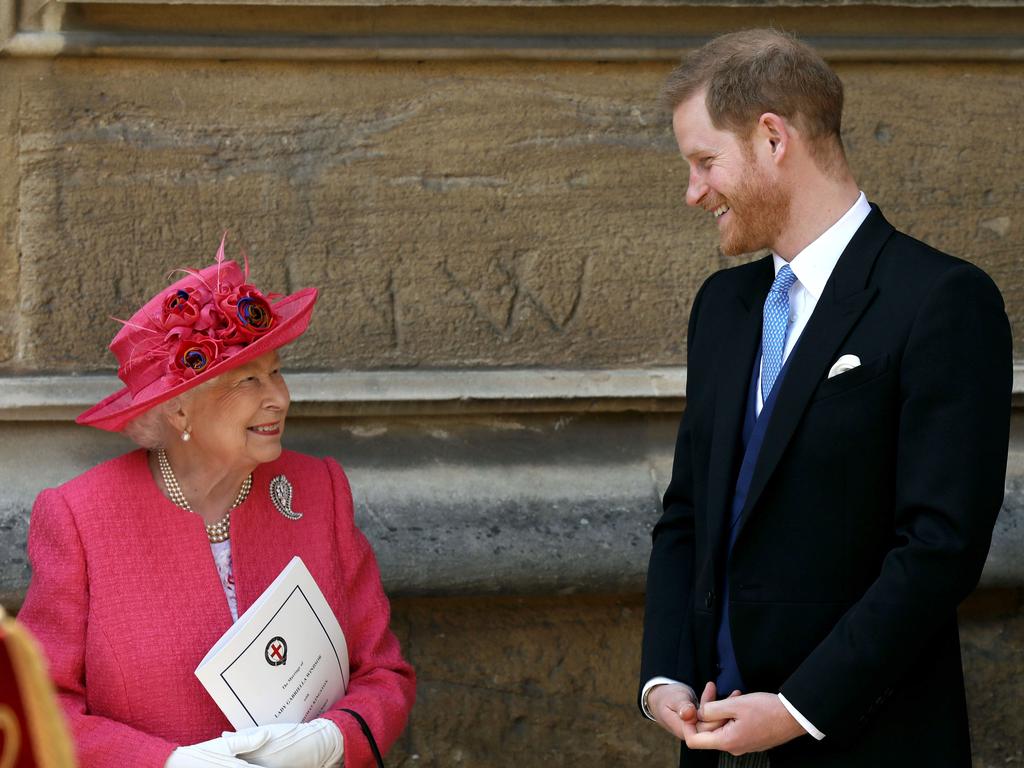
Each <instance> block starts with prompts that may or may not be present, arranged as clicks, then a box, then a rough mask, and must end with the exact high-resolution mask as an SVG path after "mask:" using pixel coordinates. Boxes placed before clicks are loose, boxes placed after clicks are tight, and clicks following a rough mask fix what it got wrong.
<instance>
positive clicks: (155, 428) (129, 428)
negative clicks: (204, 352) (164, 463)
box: [122, 385, 202, 451]
mask: <svg viewBox="0 0 1024 768" xmlns="http://www.w3.org/2000/svg"><path fill="white" fill-rule="evenodd" d="M201 386H202V385H200V387H201ZM198 388H199V387H197V388H196V389H198ZM195 391H196V390H195V389H190V390H188V391H187V392H182V393H181V394H180V395H178V396H177V397H174V398H171V399H170V400H168V401H167V402H165V403H160V404H159V405H154V406H153V407H152V408H150V409H149V410H148V411H143V412H142V413H140V414H139V415H138V416H136V417H135V418H134V419H132V420H131V421H129V422H128V423H127V424H125V425H124V429H123V430H122V431H123V432H124V433H125V435H126V436H128V437H129V438H131V440H132V442H134V443H135V444H136V445H138V446H139V447H140V448H145V449H146V450H147V451H158V450H160V449H161V448H163V447H164V446H166V445H167V440H168V439H169V438H170V437H172V433H173V430H172V429H171V423H170V421H168V417H169V416H171V415H172V414H173V413H176V412H177V411H178V410H179V409H180V408H181V406H182V405H184V404H185V403H186V402H187V401H188V400H190V399H191V398H192V396H193V395H194V394H195Z"/></svg>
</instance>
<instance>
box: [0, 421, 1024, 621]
mask: <svg viewBox="0 0 1024 768" xmlns="http://www.w3.org/2000/svg"><path fill="white" fill-rule="evenodd" d="M677 421H678V418H677V416H676V415H675V414H673V413H660V414H638V413H635V412H634V413H590V414H587V413H581V414H522V415H511V416H502V417H493V416H479V417H475V418H461V417H460V418H458V419H454V418H451V417H449V416H443V415H441V416H430V417H415V418H405V419H391V418H345V419H303V418H297V419H295V420H294V421H293V422H290V425H289V430H288V436H287V443H288V445H289V447H292V448H294V449H295V450H299V451H303V452H305V453H309V454H312V455H321V456H322V455H331V456H335V457H337V458H338V460H339V461H341V463H342V464H343V466H344V467H345V469H346V471H347V473H348V475H349V478H350V480H351V483H352V488H353V493H354V495H355V502H356V518H357V522H358V523H359V525H360V527H361V528H362V529H363V530H364V531H365V532H366V535H367V536H368V538H369V539H370V541H371V542H372V543H373V546H374V549H375V551H376V553H377V557H378V560H379V562H380V567H381V571H382V574H383V577H384V581H385V585H386V587H387V589H388V590H389V592H390V593H391V594H394V595H416V596H422V595H473V594H568V593H590V594H595V593H617V594H625V593H637V592H640V591H642V590H643V585H644V574H645V569H646V564H647V557H648V554H649V541H650V539H649V536H650V530H651V527H652V526H653V524H654V523H655V521H656V520H657V518H658V516H659V514H660V497H661V493H662V492H663V491H664V488H665V487H666V485H667V484H668V479H669V475H670V473H671V465H672V448H673V444H674V433H675V429H676V424H677ZM128 447H129V446H128V444H127V442H126V441H125V440H124V439H123V438H121V437H119V436H117V435H110V434H103V433H100V432H98V431H96V430H87V429H82V428H77V427H74V426H72V425H70V424H67V423H45V422H0V466H3V467H4V477H3V480H4V489H3V493H2V494H0V602H4V601H6V602H7V603H9V604H12V605H16V604H17V603H19V602H20V600H21V596H22V594H23V592H24V589H25V587H26V586H27V584H28V579H29V569H28V564H27V561H26V557H25V540H26V536H27V532H28V521H29V514H30V509H31V505H32V500H33V499H34V498H35V496H36V494H37V493H38V492H39V490H40V489H42V488H45V487H50V486H53V485H57V484H59V483H61V482H63V481H64V480H66V479H68V478H70V477H73V476H74V475H76V474H78V473H80V472H82V471H84V470H85V469H87V468H88V467H90V466H93V465H95V464H97V463H99V462H100V461H103V460H104V459H106V458H108V457H111V456H115V455H117V454H120V453H122V452H124V451H125V450H127V449H128ZM1022 550H1024V445H1022V444H1020V442H1019V441H1017V442H1015V443H1014V445H1013V446H1012V448H1011V455H1010V461H1009V465H1008V476H1007V482H1006V497H1005V501H1004V504H1003V510H1002V512H1001V514H1000V518H999V522H998V525H997V527H996V530H995V534H994V536H993V544H992V549H991V552H990V554H989V558H988V562H987V565H986V568H985V571H984V574H983V576H982V585H983V586H985V587H1020V586H1022V585H1024V559H1022V558H1021V557H1020V552H1021V551H1022Z"/></svg>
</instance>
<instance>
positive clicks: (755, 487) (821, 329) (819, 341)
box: [737, 206, 893, 536]
mask: <svg viewBox="0 0 1024 768" xmlns="http://www.w3.org/2000/svg"><path fill="white" fill-rule="evenodd" d="M892 232H893V228H892V225H890V224H889V222H887V221H886V220H885V218H884V217H883V216H882V214H881V212H879V210H878V208H876V207H875V206H872V211H871V213H870V214H869V215H868V217H867V218H866V219H865V220H864V223H863V224H862V225H861V227H860V229H858V230H857V232H856V234H855V235H854V236H853V239H852V240H851V241H850V243H849V245H848V246H847V247H846V250H844V251H843V253H842V255H841V256H840V257H839V261H838V262H837V263H836V266H835V269H834V270H833V271H832V275H831V277H830V278H829V280H828V282H827V283H826V284H825V289H824V291H823V292H822V295H821V298H820V299H818V303H817V305H816V306H815V308H814V312H813V313H812V314H811V318H810V320H809V321H808V322H807V326H806V327H805V328H804V331H803V333H802V334H801V336H800V342H799V344H797V346H796V348H795V349H794V351H793V354H792V359H791V360H790V361H789V369H788V371H787V373H786V376H785V378H784V379H783V380H782V382H781V385H780V389H779V391H778V393H777V395H776V397H777V398H778V400H777V401H776V403H775V410H774V413H772V415H771V421H770V422H769V424H768V427H767V430H766V432H765V436H764V442H763V443H762V445H761V452H760V454H759V455H758V457H757V463H756V464H755V465H754V476H753V478H752V480H751V483H750V490H749V492H748V494H747V500H746V503H745V504H744V507H743V511H742V512H741V514H740V522H739V527H740V530H739V531H738V532H737V536H739V535H741V534H742V529H743V526H744V525H745V524H746V522H747V519H748V518H749V517H750V514H751V511H752V510H753V508H754V506H755V505H756V504H757V501H758V498H759V497H760V495H761V493H762V492H763V491H764V488H765V485H766V484H767V482H768V479H769V478H770V477H771V475H772V472H774V471H775V468H776V466H777V465H778V463H779V460H780V459H781V458H782V454H783V452H784V451H785V449H786V446H787V445H788V444H789V441H790V439H791V438H792V436H793V433H794V432H795V431H796V428H797V426H798V425H799V423H800V419H801V417H802V416H803V413H804V411H805V410H806V409H807V404H808V402H809V401H810V399H811V395H812V394H813V393H814V390H815V388H816V387H817V386H818V383H819V382H820V381H821V379H822V377H823V376H824V375H825V372H826V371H827V370H828V368H829V365H830V364H831V362H832V360H833V358H834V356H835V354H836V352H837V351H838V349H839V346H840V345H841V344H842V343H843V340H844V339H845V338H846V337H847V335H849V333H850V331H851V329H852V328H853V326H854V324H855V323H856V322H857V320H858V319H859V318H860V316H861V315H862V314H863V313H864V310H865V309H867V307H868V305H869V304H870V303H871V300H872V299H873V298H874V296H875V294H876V293H877V290H878V289H877V288H875V287H873V286H868V279H869V277H870V274H871V269H872V267H873V266H874V264H875V260H876V259H877V257H878V253H879V251H880V250H881V248H882V246H883V245H884V244H885V241H886V240H888V239H889V236H890V235H891V234H892Z"/></svg>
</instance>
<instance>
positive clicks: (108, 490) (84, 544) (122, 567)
mask: <svg viewBox="0 0 1024 768" xmlns="http://www.w3.org/2000/svg"><path fill="white" fill-rule="evenodd" d="M282 474H283V475H285V476H286V477H287V478H288V480H289V481H290V482H291V484H292V486H293V488H294V496H293V500H292V507H293V509H294V510H295V511H297V512H301V513H302V518H301V519H300V520H289V519H287V518H286V517H284V516H283V515H282V514H281V513H279V512H278V510H277V509H276V508H275V507H274V505H273V504H272V503H271V501H270V496H269V491H268V487H269V484H270V481H271V479H273V478H274V477H276V476H277V475H282ZM28 540H29V541H28V551H29V558H30V560H31V563H32V569H33V576H32V582H31V584H30V585H29V590H28V594H27V596H26V598H25V604H24V607H23V608H22V609H21V611H20V613H19V614H18V618H19V619H20V620H21V621H22V622H24V624H25V625H26V626H27V627H28V628H29V629H30V630H31V631H32V632H33V633H34V634H35V636H36V637H37V638H38V640H39V642H40V643H41V645H42V646H43V649H44V650H45V652H46V655H47V657H48V660H49V663H50V672H51V674H52V676H53V679H54V681H55V683H56V685H57V688H58V692H59V695H60V700H61V703H62V705H63V708H64V712H65V714H66V715H67V718H68V720H69V723H70V726H71V729H72V732H73V735H74V740H75V743H76V746H77V749H78V758H79V762H80V764H81V766H82V768H110V766H132V768H135V767H136V766H138V767H139V768H150V767H151V768H162V766H163V765H164V763H165V761H166V760H167V757H168V755H170V753H171V751H172V750H173V749H174V748H175V747H176V746H177V745H181V744H194V743H196V742H200V741H204V740H206V739H210V738H213V737H215V736H219V735H220V733H221V731H224V730H232V728H231V725H230V724H229V723H228V721H227V720H226V719H225V718H224V716H223V715H222V714H221V712H220V710H219V709H218V708H217V706H216V705H215V704H214V703H213V700H212V699H211V698H210V697H209V695H208V694H207V693H206V691H205V689H204V688H203V687H202V685H200V683H199V681H198V680H197V679H196V677H195V675H194V674H193V671H194V670H195V668H196V665H197V664H198V663H199V661H200V660H201V659H202V658H203V656H204V655H205V654H206V652H207V650H209V648H210V647H211V646H212V645H213V643H214V642H215V641H216V640H217V639H218V638H219V637H220V636H221V634H222V633H223V632H224V631H225V630H226V629H227V628H228V627H229V626H231V623H232V619H231V613H230V611H229V609H228V604H227V599H226V598H225V596H224V590H223V589H222V588H221V584H220V579H219V577H218V575H217V569H216V566H215V564H214V561H213V557H212V555H211V553H210V545H209V542H208V541H207V537H206V532H205V530H204V528H203V523H202V520H201V519H200V518H199V516H198V515H195V514H192V513H190V512H186V511H184V510H182V509H179V508H178V507H176V506H174V505H173V504H171V503H170V502H169V501H168V500H167V499H165V498H164V497H163V495H162V494H161V493H160V491H159V489H158V488H157V486H156V484H155V483H154V482H153V479H152V476H151V475H150V471H149V467H148V465H147V462H146V453H145V452H144V451H135V452H133V453H129V454H126V455H125V456H121V457H120V458H117V459H114V460H112V461H108V462H106V463H104V464H101V465H100V466H98V467H96V468H95V469H92V470H90V471H88V472H86V473H85V474H83V475H80V476H79V477H77V478H75V479H74V480H71V481H70V482H68V483H65V484H64V485H62V486H60V487H59V488H51V489H48V490H45V491H43V492H42V493H41V494H40V495H39V497H38V499H37V500H36V503H35V507H34V508H33V511H32V518H31V521H30V526H29V537H28ZM231 548H232V559H233V566H234V577H235V587H236V592H237V597H238V611H239V614H241V613H242V612H243V611H244V610H245V609H246V608H248V607H249V606H250V605H251V604H252V602H253V600H255V599H256V598H257V597H259V595H260V594H261V593H262V591H263V590H264V589H265V588H266V587H267V586H268V585H269V584H270V582H271V581H272V580H273V579H274V578H275V577H276V576H277V574H278V573H280V571H281V569H282V568H284V566H285V565H286V564H287V563H288V561H289V560H290V559H291V558H292V556H293V555H299V556H300V557H302V559H303V561H304V562H305V564H306V566H307V567H308V568H309V570H310V572H311V573H312V574H313V578H315V579H316V582H317V584H318V585H319V586H320V588H321V589H322V590H323V592H324V596H325V597H326V598H327V601H328V602H329V603H330V605H331V607H332V608H333V609H334V612H335V614H336V615H337V617H338V621H339V622H340V624H341V628H342V630H343V631H344V632H345V638H346V639H347V641H348V644H349V661H350V667H351V680H350V682H349V687H348V691H347V692H346V693H345V695H344V697H342V698H341V699H340V700H339V701H338V702H337V703H336V704H335V707H334V708H333V709H331V710H330V711H328V712H327V713H326V714H325V715H324V717H327V718H329V719H330V720H332V721H334V722H335V723H336V724H337V725H338V727H339V728H340V729H341V732H342V734H343V735H344V739H345V766H346V768H362V767H363V766H372V765H373V764H374V763H373V756H372V754H371V752H370V748H369V745H368V743H367V740H366V738H365V736H364V735H363V733H362V731H361V730H360V728H359V725H358V723H357V722H356V720H355V719H354V718H353V717H352V716H351V715H349V714H347V713H345V712H342V711H341V709H342V708H346V709H352V710H355V711H356V712H358V713H359V714H360V715H362V716H363V718H364V719H365V720H366V722H367V724H368V725H369V727H370V730H371V731H372V732H373V734H374V736H375V737H376V740H377V743H378V744H379V746H380V748H381V750H382V751H384V750H387V749H388V748H389V747H390V746H391V745H392V744H393V743H394V742H395V740H396V739H397V738H398V736H399V734H400V733H401V731H402V729H403V728H404V727H405V722H406V719H407V717H408V714H409V710H410V709H411V708H412V704H413V698H414V694H415V675H414V673H413V670H412V667H410V666H409V664H408V663H406V662H405V661H404V660H403V658H402V656H401V651H400V649H399V646H398V641H397V640H396V638H395V636H394V635H393V634H392V633H391V631H390V630H389V629H388V622H389V618H390V609H389V605H388V600H387V598H386V597H385V595H384V591H383V589H382V588H381V583H380V574H379V572H378V570H377V563H376V560H375V558H374V556H373V551H372V550H371V549H370V545H369V543H368V542H367V541H366V538H365V537H364V536H363V535H362V533H361V532H360V531H359V530H358V529H357V528H356V526H355V524H354V522H353V519H352V494H351V491H350V490H349V485H348V481H347V479H346V478H345V474H344V473H343V472H342V470H341V468H340V467H339V466H338V465H337V464H336V463H335V462H334V461H332V460H330V459H324V460H320V459H314V458H312V457H309V456H304V455H302V454H298V453H292V452H289V451H286V452H284V453H283V454H282V456H281V458H280V459H278V460H277V461H275V462H273V463H270V464H263V465H261V466H259V467H258V468H257V469H256V471H255V473H254V475H253V487H252V491H251V492H250V494H249V497H248V498H247V499H246V500H245V502H243V504H242V505H241V506H240V507H238V509H237V510H235V512H234V513H233V514H232V516H231Z"/></svg>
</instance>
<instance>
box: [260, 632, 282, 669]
mask: <svg viewBox="0 0 1024 768" xmlns="http://www.w3.org/2000/svg"><path fill="white" fill-rule="evenodd" d="M263 657H264V658H265V659H266V660H267V664H269V665H270V666H272V667H279V666H281V665H282V664H284V663H285V662H286V661H287V660H288V643H286V642H285V641H284V638H283V637H280V636H278V637H272V638H270V642H269V643H267V647H266V650H264V651H263Z"/></svg>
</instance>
